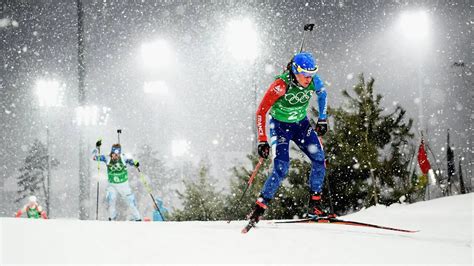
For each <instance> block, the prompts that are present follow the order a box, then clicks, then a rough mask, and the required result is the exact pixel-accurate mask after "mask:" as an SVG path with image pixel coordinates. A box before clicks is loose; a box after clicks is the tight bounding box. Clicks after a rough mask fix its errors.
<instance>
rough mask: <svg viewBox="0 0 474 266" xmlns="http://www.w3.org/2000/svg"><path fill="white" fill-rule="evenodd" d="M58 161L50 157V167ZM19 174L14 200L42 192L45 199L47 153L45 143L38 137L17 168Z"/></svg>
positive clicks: (53, 166)
mask: <svg viewBox="0 0 474 266" xmlns="http://www.w3.org/2000/svg"><path fill="white" fill-rule="evenodd" d="M58 165H59V161H58V160H57V159H55V158H51V169H54V168H56V167H57V166H58ZM18 170H19V171H20V175H19V176H18V177H17V179H18V181H17V184H18V190H17V193H18V197H17V199H16V200H15V202H19V201H21V200H23V199H24V198H26V197H28V196H30V195H38V194H40V193H41V194H43V196H44V198H45V199H46V190H47V187H46V177H47V171H48V153H47V148H46V145H44V144H43V143H42V142H41V141H39V140H38V139H35V140H34V142H33V144H32V145H31V146H30V148H29V149H28V155H27V156H26V158H25V161H24V165H23V166H22V167H21V168H19V169H18Z"/></svg>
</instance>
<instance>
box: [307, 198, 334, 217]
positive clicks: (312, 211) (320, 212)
mask: <svg viewBox="0 0 474 266" xmlns="http://www.w3.org/2000/svg"><path fill="white" fill-rule="evenodd" d="M321 198H322V197H321V193H317V192H313V193H312V194H311V195H310V198H309V206H308V218H311V219H315V220H317V219H327V218H336V215H335V214H333V213H328V212H326V211H324V209H323V206H322V204H321Z"/></svg>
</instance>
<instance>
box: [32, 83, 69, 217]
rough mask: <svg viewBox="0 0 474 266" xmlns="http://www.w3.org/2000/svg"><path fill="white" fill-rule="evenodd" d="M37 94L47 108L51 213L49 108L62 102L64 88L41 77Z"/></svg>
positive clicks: (49, 182) (49, 183)
mask: <svg viewBox="0 0 474 266" xmlns="http://www.w3.org/2000/svg"><path fill="white" fill-rule="evenodd" d="M35 90H36V95H37V96H38V102H39V106H40V107H45V108H46V109H48V110H46V153H47V160H48V162H47V167H48V170H47V181H46V184H47V185H46V213H47V214H48V215H49V216H51V214H50V205H51V145H50V143H51V140H50V133H49V124H50V123H49V109H50V108H53V107H59V106H61V104H62V95H63V88H62V87H61V85H60V84H59V82H58V81H56V80H48V79H40V80H38V81H37V82H36V85H35Z"/></svg>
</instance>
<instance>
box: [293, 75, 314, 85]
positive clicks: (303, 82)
mask: <svg viewBox="0 0 474 266" xmlns="http://www.w3.org/2000/svg"><path fill="white" fill-rule="evenodd" d="M295 77H296V81H298V83H299V84H300V85H301V86H303V88H306V87H308V86H309V84H310V83H311V80H313V77H312V76H309V77H306V76H305V75H304V74H302V73H300V74H296V75H295Z"/></svg>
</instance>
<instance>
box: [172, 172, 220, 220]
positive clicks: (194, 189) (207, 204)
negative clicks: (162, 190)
mask: <svg viewBox="0 0 474 266" xmlns="http://www.w3.org/2000/svg"><path fill="white" fill-rule="evenodd" d="M216 184H217V182H216V181H215V180H214V179H213V178H212V177H210V176H209V168H208V167H207V166H201V167H200V170H199V176H198V178H197V180H196V181H194V182H193V181H191V180H187V181H185V182H184V185H185V191H184V193H181V192H179V191H177V193H178V195H179V197H180V199H182V200H183V209H182V210H176V211H175V212H174V213H173V215H172V217H171V219H172V220H177V221H190V220H198V221H216V220H223V219H225V217H224V212H223V206H224V203H223V196H222V192H221V191H217V188H216V187H215V185H216Z"/></svg>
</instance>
